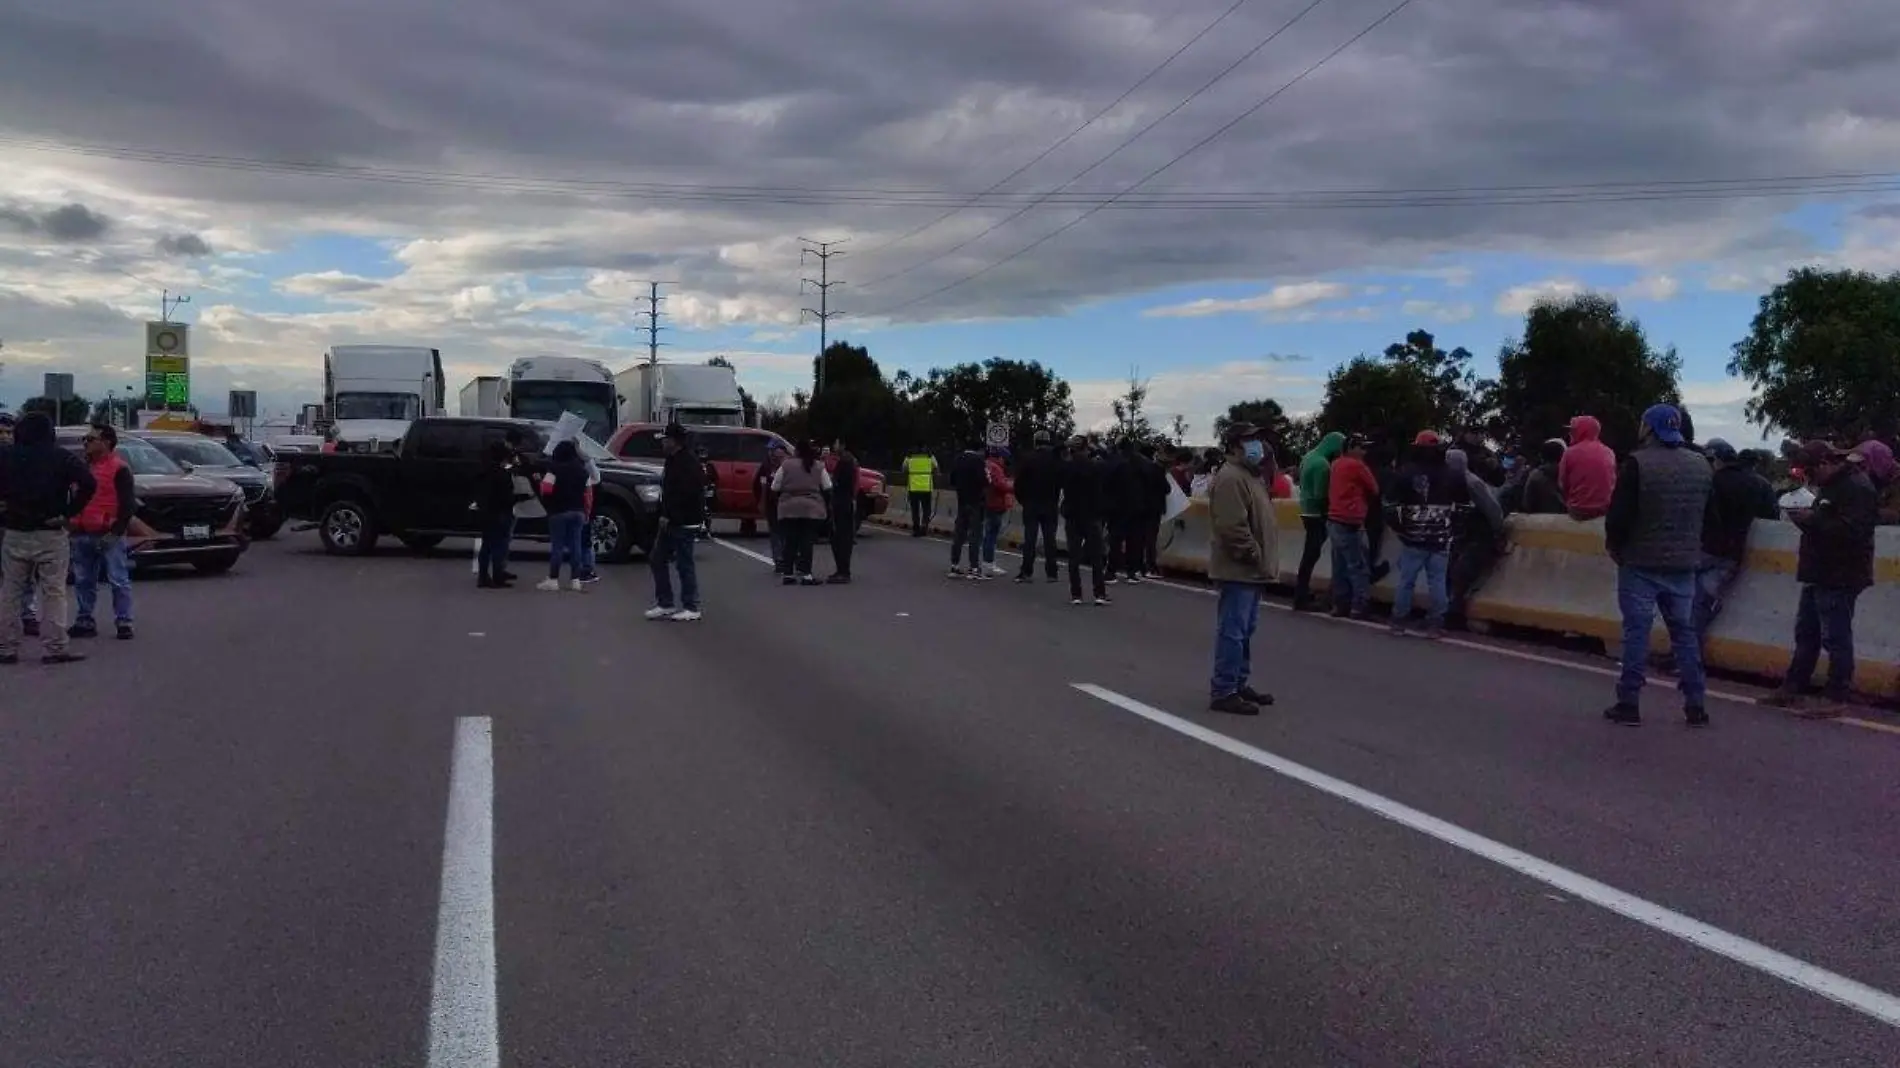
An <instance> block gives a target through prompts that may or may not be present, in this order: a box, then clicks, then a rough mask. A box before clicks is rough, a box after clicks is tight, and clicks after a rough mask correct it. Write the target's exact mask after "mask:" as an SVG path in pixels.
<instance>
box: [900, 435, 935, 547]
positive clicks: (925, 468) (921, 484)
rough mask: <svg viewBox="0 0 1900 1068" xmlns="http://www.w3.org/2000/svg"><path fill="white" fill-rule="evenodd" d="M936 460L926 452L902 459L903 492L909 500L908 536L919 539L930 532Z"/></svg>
mask: <svg viewBox="0 0 1900 1068" xmlns="http://www.w3.org/2000/svg"><path fill="white" fill-rule="evenodd" d="M938 473H939V472H938V468H937V458H936V457H934V456H932V455H930V454H929V453H927V452H919V453H913V454H911V455H909V456H906V457H904V491H905V496H907V497H909V498H910V536H911V537H913V538H921V537H923V536H924V535H925V534H928V533H929V532H930V517H931V516H932V515H933V514H935V513H936V511H937V508H936V499H937V475H938Z"/></svg>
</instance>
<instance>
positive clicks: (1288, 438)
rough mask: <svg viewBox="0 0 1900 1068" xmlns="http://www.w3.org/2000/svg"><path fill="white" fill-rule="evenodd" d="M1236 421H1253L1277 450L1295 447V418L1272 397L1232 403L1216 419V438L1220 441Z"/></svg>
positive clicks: (1284, 450) (1282, 450) (1283, 450)
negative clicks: (1225, 412)
mask: <svg viewBox="0 0 1900 1068" xmlns="http://www.w3.org/2000/svg"><path fill="white" fill-rule="evenodd" d="M1235 423H1252V424H1253V425H1255V426H1257V427H1260V428H1262V429H1264V430H1265V431H1266V432H1267V441H1268V442H1270V443H1271V444H1272V445H1273V448H1274V451H1275V452H1281V453H1284V452H1286V451H1287V450H1288V449H1291V448H1292V447H1293V441H1292V438H1293V420H1292V419H1290V418H1288V417H1287V414H1286V409H1285V408H1282V407H1281V406H1280V402H1279V401H1277V400H1274V399H1273V398H1272V397H1260V398H1258V399H1256V400H1250V401H1241V402H1240V403H1239V404H1235V405H1231V406H1229V407H1228V409H1227V414H1226V415H1222V416H1217V417H1215V419H1214V440H1215V441H1219V440H1220V439H1221V437H1222V436H1223V435H1225V434H1226V433H1227V428H1228V427H1230V426H1233V425H1234V424H1235Z"/></svg>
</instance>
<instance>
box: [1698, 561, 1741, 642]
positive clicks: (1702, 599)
mask: <svg viewBox="0 0 1900 1068" xmlns="http://www.w3.org/2000/svg"><path fill="white" fill-rule="evenodd" d="M1741 569H1742V565H1740V564H1738V563H1736V562H1735V561H1733V560H1724V559H1722V558H1721V557H1719V556H1704V557H1703V558H1702V566H1701V567H1700V568H1697V569H1696V573H1695V633H1696V639H1697V640H1698V641H1707V640H1708V638H1709V627H1710V625H1712V624H1713V623H1714V622H1715V617H1716V616H1719V615H1721V614H1722V591H1723V590H1726V589H1727V588H1728V584H1729V583H1730V582H1733V581H1734V580H1735V573H1736V572H1738V571H1740V570H1741Z"/></svg>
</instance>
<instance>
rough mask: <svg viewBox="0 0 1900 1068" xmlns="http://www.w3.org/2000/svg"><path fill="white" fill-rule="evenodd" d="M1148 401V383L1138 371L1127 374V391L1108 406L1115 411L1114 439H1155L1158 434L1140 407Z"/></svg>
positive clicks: (1144, 440) (1142, 440)
mask: <svg viewBox="0 0 1900 1068" xmlns="http://www.w3.org/2000/svg"><path fill="white" fill-rule="evenodd" d="M1147 403H1148V383H1147V382H1146V381H1144V380H1143V379H1142V378H1141V377H1140V376H1139V373H1131V374H1129V376H1128V392H1126V393H1124V394H1122V395H1121V396H1119V397H1116V398H1115V399H1114V400H1112V401H1110V402H1109V404H1108V406H1109V409H1110V410H1111V411H1113V412H1114V413H1115V440H1117V441H1127V440H1132V441H1136V442H1147V441H1156V440H1158V438H1159V437H1160V435H1158V434H1156V433H1155V428H1154V424H1153V423H1150V422H1149V421H1148V415H1147V413H1146V412H1144V411H1143V410H1142V409H1143V408H1144V407H1145V406H1146V405H1147Z"/></svg>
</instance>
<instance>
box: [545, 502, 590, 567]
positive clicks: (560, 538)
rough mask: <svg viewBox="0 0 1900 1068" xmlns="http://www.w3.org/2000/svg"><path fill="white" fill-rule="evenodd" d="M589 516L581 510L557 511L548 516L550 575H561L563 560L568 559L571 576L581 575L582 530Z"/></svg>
mask: <svg viewBox="0 0 1900 1068" xmlns="http://www.w3.org/2000/svg"><path fill="white" fill-rule="evenodd" d="M586 526H587V517H586V516H583V515H582V514H581V513H579V512H557V513H555V514H554V515H551V516H548V577H549V578H551V579H558V578H560V577H561V561H562V559H563V558H565V559H566V560H567V573H568V577H570V578H579V577H581V532H582V531H583V530H584V529H585V528H586Z"/></svg>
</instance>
